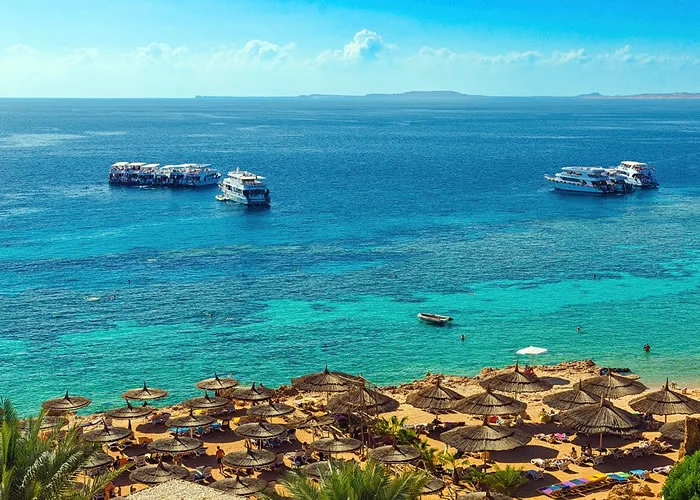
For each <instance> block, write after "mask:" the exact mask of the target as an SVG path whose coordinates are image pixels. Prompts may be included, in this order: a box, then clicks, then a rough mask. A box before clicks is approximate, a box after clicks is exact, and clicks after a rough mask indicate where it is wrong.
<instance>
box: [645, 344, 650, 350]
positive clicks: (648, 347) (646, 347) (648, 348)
mask: <svg viewBox="0 0 700 500" xmlns="http://www.w3.org/2000/svg"><path fill="white" fill-rule="evenodd" d="M649 351H651V346H650V345H649V344H644V352H649Z"/></svg>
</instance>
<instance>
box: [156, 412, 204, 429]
mask: <svg viewBox="0 0 700 500" xmlns="http://www.w3.org/2000/svg"><path fill="white" fill-rule="evenodd" d="M192 411H193V410H192V409H190V413H189V414H188V415H183V416H182V417H170V418H169V419H168V420H166V422H165V425H166V426H167V427H187V428H194V427H201V426H203V425H211V424H213V423H214V422H216V419H215V418H212V417H210V416H209V415H194V414H193V413H192Z"/></svg>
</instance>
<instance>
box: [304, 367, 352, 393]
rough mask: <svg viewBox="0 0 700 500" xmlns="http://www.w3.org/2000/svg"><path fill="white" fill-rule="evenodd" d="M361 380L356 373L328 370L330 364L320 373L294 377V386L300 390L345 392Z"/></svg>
mask: <svg viewBox="0 0 700 500" xmlns="http://www.w3.org/2000/svg"><path fill="white" fill-rule="evenodd" d="M358 383H361V382H360V380H359V379H358V378H357V377H355V376H354V375H349V374H347V373H343V372H331V371H328V365H326V368H325V370H323V371H322V372H318V373H309V374H307V375H302V376H301V377H297V378H293V379H292V387H294V388H295V389H298V390H300V391H309V392H325V393H329V392H345V391H347V390H349V389H352V388H353V387H356V386H357V385H358Z"/></svg>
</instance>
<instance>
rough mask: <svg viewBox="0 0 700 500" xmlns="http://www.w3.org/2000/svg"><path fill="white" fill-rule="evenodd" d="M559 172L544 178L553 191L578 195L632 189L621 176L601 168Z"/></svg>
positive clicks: (575, 168) (570, 168) (578, 168)
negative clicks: (552, 186) (570, 192)
mask: <svg viewBox="0 0 700 500" xmlns="http://www.w3.org/2000/svg"><path fill="white" fill-rule="evenodd" d="M561 170H562V171H561V172H557V173H556V174H554V175H546V174H545V176H544V178H545V179H546V180H547V181H549V182H551V183H553V184H554V189H558V190H561V191H574V192H578V193H595V194H610V193H625V192H629V191H631V190H632V189H634V187H633V186H632V185H631V184H629V183H627V182H626V181H625V179H624V178H623V177H621V176H616V175H612V174H611V173H610V172H608V171H607V169H604V168H603V167H564V168H562V169H561Z"/></svg>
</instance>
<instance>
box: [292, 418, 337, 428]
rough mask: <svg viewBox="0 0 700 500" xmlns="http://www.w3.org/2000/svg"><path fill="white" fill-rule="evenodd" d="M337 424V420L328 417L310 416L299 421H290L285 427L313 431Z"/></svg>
mask: <svg viewBox="0 0 700 500" xmlns="http://www.w3.org/2000/svg"><path fill="white" fill-rule="evenodd" d="M335 423H337V420H336V419H335V418H333V417H331V416H330V415H322V416H315V415H314V416H311V417H308V418H304V419H301V420H293V421H290V422H289V423H288V424H287V425H288V426H289V427H290V428H292V429H315V428H319V427H327V426H329V425H333V424H335Z"/></svg>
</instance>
